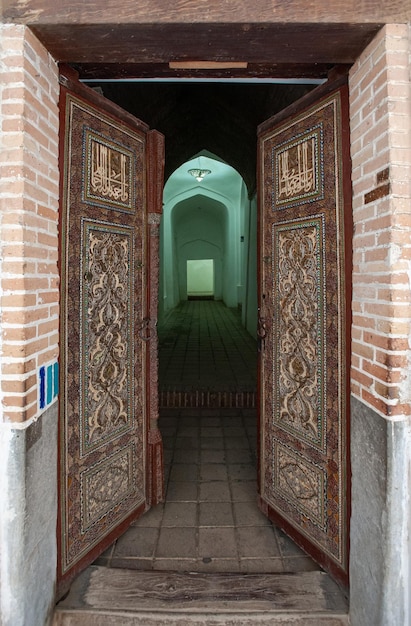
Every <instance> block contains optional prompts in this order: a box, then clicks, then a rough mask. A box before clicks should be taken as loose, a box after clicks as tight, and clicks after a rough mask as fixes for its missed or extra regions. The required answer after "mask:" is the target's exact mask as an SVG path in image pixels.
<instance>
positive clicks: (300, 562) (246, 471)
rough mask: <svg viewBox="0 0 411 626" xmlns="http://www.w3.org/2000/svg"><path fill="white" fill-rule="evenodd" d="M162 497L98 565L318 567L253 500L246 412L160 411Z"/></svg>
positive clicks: (251, 421)
mask: <svg viewBox="0 0 411 626" xmlns="http://www.w3.org/2000/svg"><path fill="white" fill-rule="evenodd" d="M160 426H161V430H162V433H163V437H164V456H165V471H166V500H165V503H164V504H160V505H157V506H156V507H154V508H153V509H152V510H151V511H149V512H148V513H146V514H145V515H143V517H142V518H141V519H140V520H138V521H137V522H135V523H134V524H133V525H132V526H131V527H130V528H129V530H128V531H127V532H126V533H125V534H124V535H123V536H122V537H121V538H120V539H118V541H117V542H116V543H114V544H113V545H112V546H111V548H109V550H107V551H106V552H105V553H104V554H103V555H102V557H100V558H99V559H98V560H97V563H98V564H100V565H107V566H109V567H125V568H136V569H149V570H150V569H151V570H173V571H197V572H284V571H285V572H299V571H307V570H313V569H319V568H318V566H317V565H316V564H315V563H314V562H313V561H312V560H311V559H310V558H309V557H307V556H306V555H305V554H304V553H303V552H302V551H301V550H300V549H299V548H298V547H297V546H295V545H294V544H293V542H292V541H291V540H290V539H288V537H286V536H285V535H284V534H283V533H282V532H281V531H280V530H279V529H278V528H276V527H275V526H274V525H272V524H271V523H270V522H269V521H268V520H267V519H266V518H265V517H264V515H263V514H262V513H261V512H260V511H259V509H258V507H257V483H256V448H255V446H256V443H255V442H256V432H255V428H256V418H255V414H253V412H250V411H249V412H241V411H237V412H236V411H231V412H228V411H214V412H213V411H197V412H196V413H195V414H190V412H187V411H174V412H171V411H169V412H167V413H166V414H163V415H162V416H161V418H160Z"/></svg>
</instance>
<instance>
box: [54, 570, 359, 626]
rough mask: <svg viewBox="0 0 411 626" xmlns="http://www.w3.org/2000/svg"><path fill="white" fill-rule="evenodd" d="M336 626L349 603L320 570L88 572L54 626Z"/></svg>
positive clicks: (59, 608)
mask: <svg viewBox="0 0 411 626" xmlns="http://www.w3.org/2000/svg"><path fill="white" fill-rule="evenodd" d="M186 624H190V625H192V626H258V625H259V624H261V625H266V626H268V625H271V624H276V625H278V624H284V625H285V626H288V625H290V626H291V625H292V626H317V625H318V626H321V625H324V626H341V625H345V626H346V625H347V624H349V621H348V603H347V600H346V598H345V597H344V594H343V593H342V591H341V590H340V588H339V587H338V586H337V585H336V583H335V582H334V581H333V580H332V579H331V578H330V577H329V576H328V575H327V574H325V573H324V572H319V571H316V572H301V573H282V574H237V573H236V574H219V573H218V574H211V573H207V574H203V573H188V572H187V573H179V572H162V571H139V570H126V569H114V568H107V567H97V566H92V567H89V568H88V569H87V570H86V571H85V572H83V574H81V575H80V576H79V577H78V578H77V579H76V581H75V582H74V583H73V585H72V587H71V589H70V593H69V594H68V596H67V597H66V598H65V599H64V600H62V601H61V602H60V603H59V604H58V605H57V607H56V610H55V614H54V620H53V626H185V625H186Z"/></svg>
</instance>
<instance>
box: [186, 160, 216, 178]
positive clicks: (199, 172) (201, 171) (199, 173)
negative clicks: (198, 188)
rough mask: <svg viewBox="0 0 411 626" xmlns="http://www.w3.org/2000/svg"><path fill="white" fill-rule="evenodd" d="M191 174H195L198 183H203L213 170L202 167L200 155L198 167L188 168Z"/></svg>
mask: <svg viewBox="0 0 411 626" xmlns="http://www.w3.org/2000/svg"><path fill="white" fill-rule="evenodd" d="M188 173H189V174H191V176H194V178H195V179H196V181H197V182H198V183H201V182H202V181H203V180H204V178H205V177H206V176H208V174H211V170H208V169H205V168H204V167H201V157H198V167H195V168H193V169H191V170H188Z"/></svg>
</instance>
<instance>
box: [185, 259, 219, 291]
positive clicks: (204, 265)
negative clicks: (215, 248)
mask: <svg viewBox="0 0 411 626" xmlns="http://www.w3.org/2000/svg"><path fill="white" fill-rule="evenodd" d="M187 299H188V300H195V299H202V300H205V299H208V300H212V299H214V259H189V260H188V261H187Z"/></svg>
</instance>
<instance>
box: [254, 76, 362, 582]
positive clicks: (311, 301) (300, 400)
mask: <svg viewBox="0 0 411 626" xmlns="http://www.w3.org/2000/svg"><path fill="white" fill-rule="evenodd" d="M344 82H345V79H344V80H343V79H340V83H344ZM347 92H348V90H347V87H346V86H345V84H337V85H336V84H335V83H334V85H329V84H326V85H323V86H321V87H320V88H318V89H316V90H315V91H313V92H311V94H309V95H308V96H306V97H305V98H304V99H302V100H301V101H299V103H296V104H295V105H293V106H292V107H290V108H289V109H288V110H286V111H284V112H283V113H282V114H280V115H279V116H276V117H275V118H272V119H271V120H268V121H267V122H265V123H264V124H263V125H261V126H260V128H259V184H260V196H259V202H260V227H259V238H260V240H259V250H260V266H259V267H260V278H259V306H260V313H259V314H260V318H259V335H260V343H261V350H260V394H259V395H260V430H259V432H260V459H259V493H260V505H261V508H262V510H263V511H264V512H265V513H266V514H267V515H268V516H269V517H270V518H271V519H272V520H273V521H274V522H276V523H278V524H279V525H280V526H281V527H282V528H283V529H284V530H285V531H286V532H287V534H288V535H289V536H291V537H292V538H293V539H294V540H295V541H296V542H297V543H298V544H299V545H300V546H301V547H303V549H304V550H305V551H306V552H308V553H309V554H311V555H312V556H313V557H314V558H315V559H316V560H317V561H318V562H319V563H320V564H321V565H322V566H323V567H324V568H325V569H326V570H328V571H329V572H330V573H331V574H333V575H334V577H336V578H338V579H339V580H341V581H342V582H344V583H346V582H347V577H348V562H347V558H348V519H349V483H350V478H349V464H348V442H347V433H348V395H347V394H348V370H349V366H348V363H349V361H348V359H349V352H350V351H349V346H350V341H349V327H350V317H349V305H350V275H351V251H350V238H351V232H352V231H351V183H350V161H349V136H348V128H349V125H348V120H349V118H348V95H347Z"/></svg>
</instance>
